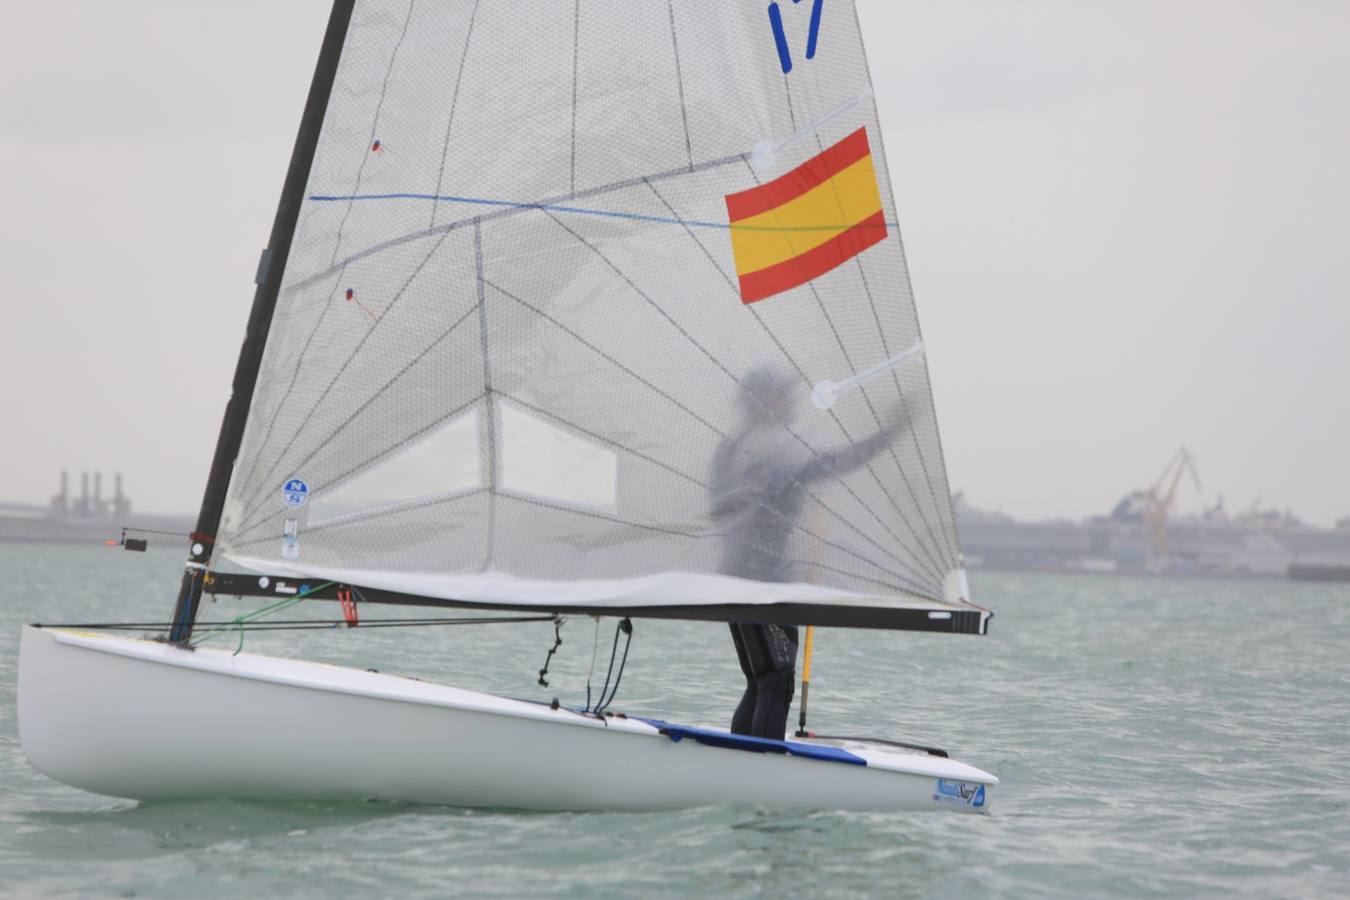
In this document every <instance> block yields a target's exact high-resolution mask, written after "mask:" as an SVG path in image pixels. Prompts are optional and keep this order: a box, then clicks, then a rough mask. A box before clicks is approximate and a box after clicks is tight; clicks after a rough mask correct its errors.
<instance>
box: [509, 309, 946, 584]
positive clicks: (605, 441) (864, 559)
mask: <svg viewBox="0 0 1350 900" xmlns="http://www.w3.org/2000/svg"><path fill="white" fill-rule="evenodd" d="M489 286H490V287H493V288H496V286H495V285H492V284H491V283H489ZM497 290H499V291H500V289H499V288H498V289H497ZM501 293H505V292H504V291H502V292H501ZM507 296H508V297H509V296H511V295H510V294H507ZM512 299H517V298H515V297H512ZM518 302H520V301H518ZM526 306H527V307H528V308H530V309H534V308H533V307H530V306H528V304H526ZM536 312H537V310H536ZM592 349H595V350H596V351H597V352H600V351H599V350H598V348H594V347H593V348H592ZM601 355H604V354H603V353H602V354H601ZM607 358H608V357H607ZM615 365H619V364H618V363H617V362H616V363H615ZM620 368H623V367H622V366H620ZM625 371H626V370H625ZM502 397H504V398H505V399H507V400H510V401H511V402H512V403H514V404H516V405H518V406H521V407H523V408H525V409H528V410H530V411H531V412H533V413H535V414H537V415H539V416H541V417H542V418H545V419H551V420H553V421H555V422H558V423H560V424H562V425H565V426H566V427H568V428H569V429H571V430H573V431H575V432H577V433H578V434H584V435H586V436H587V437H589V438H591V439H592V440H595V441H599V442H600V443H603V444H607V445H608V446H611V447H615V448H617V449H620V450H622V451H624V452H625V453H629V454H631V455H633V456H635V457H637V458H639V459H643V460H646V461H647V462H649V463H651V464H652V465H654V466H659V467H660V468H662V469H665V470H666V471H667V472H670V473H671V474H673V475H676V476H678V477H680V478H683V479H685V480H687V481H689V482H691V483H692V484H695V485H697V486H698V487H700V488H702V489H703V490H704V491H708V492H711V490H712V487H711V485H709V484H708V483H707V482H705V481H702V480H701V479H699V478H697V477H695V476H693V475H690V474H688V473H687V472H682V471H680V470H679V469H678V468H676V467H674V466H672V465H670V464H668V463H664V462H662V461H661V460H658V459H656V458H655V457H652V456H650V455H648V454H646V453H642V452H640V451H638V450H635V449H633V448H632V447H628V446H626V445H624V444H621V443H619V442H618V441H615V440H613V439H611V438H607V437H605V436H604V435H601V434H597V433H596V432H594V431H591V430H589V429H587V428H582V427H581V426H580V425H578V424H577V423H575V422H572V421H569V420H567V419H564V418H562V417H561V416H558V415H556V414H554V413H551V412H548V411H547V410H544V409H541V408H540V407H537V406H534V405H533V404H531V403H528V402H526V401H524V400H522V399H520V398H519V397H515V396H513V395H510V394H506V393H502ZM719 434H720V432H719ZM722 437H723V438H724V439H725V438H726V435H724V434H723V435H722ZM822 505H823V504H822ZM755 506H756V508H759V509H763V510H766V511H767V512H770V513H772V514H774V515H775V516H777V517H778V518H779V519H782V520H783V521H786V522H788V523H789V524H790V525H792V528H793V530H795V531H800V532H801V533H802V534H804V535H806V536H807V537H809V538H812V539H814V540H816V541H819V542H820V543H822V544H825V545H826V546H828V547H832V548H834V549H836V550H838V551H840V552H842V553H845V554H847V555H849V556H852V557H854V558H855V559H857V560H859V561H860V562H863V563H866V564H867V565H869V566H872V567H873V568H875V569H878V570H880V571H882V572H885V573H886V574H887V575H890V576H892V577H893V578H895V579H897V580H898V581H899V582H901V584H900V585H891V586H892V587H901V588H905V589H909V590H916V589H923V588H924V587H931V585H925V583H924V582H922V581H914V580H912V579H911V578H910V577H909V576H908V575H906V574H905V573H904V572H897V571H895V570H893V569H889V568H887V567H886V566H883V565H880V564H879V563H877V562H876V561H875V560H872V559H869V558H867V557H866V556H863V555H862V554H860V553H858V552H857V551H856V550H852V549H850V548H848V547H845V546H844V545H842V544H837V543H835V542H833V541H830V540H828V539H826V538H823V537H821V536H820V535H818V534H816V533H815V532H813V531H811V530H810V529H809V528H807V527H806V526H804V525H801V524H798V523H797V522H795V521H794V520H792V519H791V518H789V517H788V516H785V515H783V514H782V513H781V512H778V511H777V510H776V509H774V508H773V507H772V506H771V505H769V504H767V503H763V502H756V504H755ZM830 512H832V513H833V512H834V511H833V510H830ZM835 515H836V516H837V515H838V514H837V513H835ZM841 518H842V517H841ZM722 537H724V538H725V539H728V540H734V541H736V542H737V543H740V544H745V545H747V546H751V547H754V548H755V549H758V550H763V551H766V552H769V553H770V555H772V556H774V557H775V558H777V559H781V560H784V561H787V562H791V563H794V564H801V563H805V562H806V561H804V560H798V559H795V558H793V557H789V556H786V555H784V554H781V553H775V552H773V551H771V550H769V548H767V547H765V546H763V545H761V544H758V543H756V542H754V541H750V540H747V539H745V538H743V537H735V538H732V537H731V536H730V535H727V534H725V533H723V534H722ZM878 549H880V550H882V552H883V553H886V551H885V549H884V548H881V547H878ZM887 555H888V556H890V554H887ZM891 558H892V559H894V560H895V562H896V563H897V564H899V565H901V566H906V567H907V568H908V566H907V564H906V563H905V562H904V561H903V560H900V559H895V558H894V557H893V556H891ZM811 564H812V565H816V564H817V563H811ZM819 565H821V566H823V567H824V568H831V569H832V571H837V572H841V573H842V572H843V571H844V570H842V569H833V568H832V567H830V566H826V565H824V564H823V563H821V564H819ZM910 571H911V573H912V574H914V575H917V574H919V573H917V572H914V571H913V570H912V569H911V570H910ZM844 574H848V573H844ZM874 583H876V584H885V583H886V582H880V581H877V582H874Z"/></svg>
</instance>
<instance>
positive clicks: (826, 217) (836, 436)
mask: <svg viewBox="0 0 1350 900" xmlns="http://www.w3.org/2000/svg"><path fill="white" fill-rule="evenodd" d="M256 282H257V290H256V293H255V297H254V302H253V307H252V313H251V315H250V318H249V322H248V327H247V333H246V336H245V341H244V344H243V347H242V349H241V351H240V356H239V361H238V365H237V368H236V371H235V376H234V382H233V392H232V395H231V398H230V401H229V404H228V406H227V409H226V412H225V416H224V421H223V424H222V427H221V431H220V436H219V440H218V443H217V447H216V452H215V456H214V459H213V461H212V464H211V468H210V474H209V478H208V485H207V488H206V492H205V496H204V499H203V502H202V506H201V511H200V515H199V518H198V521H197V525H196V529H195V532H194V533H193V534H192V535H191V537H190V538H189V553H188V559H187V563H186V569H185V572H184V575H183V579H182V587H181V589H180V591H179V595H178V597H177V602H176V604H175V606H174V610H173V613H172V617H171V619H170V621H169V622H168V623H165V624H164V626H163V628H162V630H159V631H158V633H151V634H148V635H147V636H145V637H127V636H125V635H124V634H122V633H120V632H118V631H115V630H111V629H104V628H88V627H85V628H76V627H53V626H41V625H34V626H29V627H26V628H25V629H24V631H23V636H22V645H21V659H20V668H19V698H18V714H19V730H20V735H21V741H22V745H23V748H24V751H25V752H26V754H27V755H28V757H29V759H30V760H31V761H32V763H33V764H34V765H35V766H36V767H37V768H38V769H39V770H41V771H42V772H45V773H46V774H48V775H50V776H52V777H54V778H56V779H58V780H60V781H62V782H65V783H67V784H69V785H73V786H75V787H78V788H83V789H85V790H89V791H94V792H98V793H101V794H108V795H114V796H118V797H127V798H135V799H157V798H191V797H209V796H230V797H240V798H317V797H325V798H329V797H357V798H380V799H387V800H393V801H416V802H430V803H441V804H453V805H462V806H485V807H506V808H520V809H534V810H595V809H633V810H650V809H668V808H676V807H688V806H697V805H703V804H719V803H738V802H739V803H750V804H758V805H760V806H764V807H768V808H773V809H805V808H833V809H900V810H908V809H914V810H922V809H950V810H959V811H964V812H986V811H988V809H989V805H990V792H991V791H992V788H993V787H994V786H995V785H996V784H997V783H998V779H997V778H996V777H995V776H993V775H991V774H989V773H988V772H985V771H982V770H980V769H978V768H976V767H974V766H971V765H967V764H964V763H961V762H958V761H956V760H953V759H951V758H949V757H948V755H947V754H946V753H945V752H943V751H938V750H932V749H927V748H923V747H916V746H912V745H908V744H903V743H898V742H892V741H886V740H878V739H864V738H853V737H840V738H829V737H821V736H816V735H813V734H811V733H810V732H808V731H807V730H806V729H805V727H804V718H805V717H804V714H803V715H802V717H801V719H802V722H801V724H802V727H801V729H800V731H799V733H798V734H797V735H794V736H788V735H786V734H785V735H784V737H783V739H781V740H779V739H776V738H774V737H769V738H755V737H747V736H743V735H739V734H731V733H729V732H728V731H727V730H725V729H719V728H711V727H702V726H697V725H681V724H677V723H672V722H668V721H664V720H660V719H650V718H639V717H636V716H626V715H623V714H615V713H614V712H612V711H611V710H610V709H608V708H607V707H608V706H609V704H610V703H611V702H612V693H611V695H610V697H609V698H607V699H605V700H603V701H602V702H600V703H596V704H592V703H590V702H589V699H588V702H587V704H586V706H585V707H579V706H568V705H565V704H562V703H559V702H557V701H554V702H553V703H539V702H532V701H528V700H517V699H509V698H502V697H496V696H491V695H487V694H484V693H479V692H475V691H471V690H465V689H460V688H456V687H451V686H447V685H440V684H435V683H431V682H428V681H423V680H418V679H416V678H412V677H401V676H397V675H392V674H388V673H380V672H375V671H367V670H360V669H355V668H343V667H337V666H331V665H321V664H317V663H313V662H307V661H303V660H295V659H285V658H278V657H269V656H262V655H257V654H253V653H248V652H240V650H239V648H234V649H232V648H231V647H230V646H228V645H227V646H221V647H211V646H207V645H206V644H205V643H204V642H203V638H206V637H212V636H216V637H218V636H219V633H220V632H221V631H222V630H224V631H225V633H226V634H228V635H231V636H232V635H233V634H234V631H235V630H237V631H238V632H239V637H240V641H241V646H242V639H243V634H244V633H245V631H246V627H253V626H255V625H258V624H259V623H266V622H267V621H269V620H268V619H267V618H266V616H267V614H274V613H276V612H277V611H278V610H280V609H282V608H285V607H289V606H293V605H294V604H296V603H303V604H305V605H306V606H307V607H308V606H310V605H314V604H318V603H320V602H321V601H334V602H336V603H338V604H340V608H341V610H342V613H343V617H344V619H343V621H345V624H346V625H349V626H355V627H358V628H359V627H364V626H365V625H366V624H375V621H373V620H371V619H370V611H371V610H372V609H388V608H389V607H390V606H396V605H405V606H418V607H422V608H424V609H426V610H432V611H436V614H437V615H445V614H446V613H447V611H463V610H475V611H485V610H491V611H498V612H499V613H500V614H501V615H506V614H507V613H510V614H512V615H519V616H521V617H532V618H535V619H538V618H541V617H543V618H546V619H547V618H551V619H553V621H555V622H557V623H559V624H560V623H561V622H562V621H564V620H565V619H566V618H567V617H613V618H615V619H617V620H618V621H619V622H620V625H621V626H622V627H626V625H627V623H628V622H630V621H631V620H632V619H635V618H644V617H647V618H668V619H690V620H704V621H717V622H741V623H760V624H766V625H780V626H786V625H794V626H809V627H811V628H814V627H845V628H881V629H903V630H915V631H926V632H933V633H946V634H968V635H979V634H984V633H985V632H986V630H987V627H988V622H989V619H990V615H991V614H990V613H989V611H988V610H986V609H984V608H982V607H980V606H977V605H975V604H974V603H972V602H971V600H970V597H969V589H968V587H967V582H966V578H965V572H964V568H963V564H962V559H961V555H960V550H959V544H958V541H957V535H956V529H955V524H954V519H953V511H952V503H951V494H950V490H949V488H948V484H947V477H946V471H945V464H944V462H943V454H942V447H941V443H940V440H939V436H938V428H937V422H936V418H935V414H934V410H933V402H932V393H931V389H930V386H929V377H928V367H927V363H926V360H925V358H924V355H923V349H922V342H921V336H920V333H919V326H918V321H917V318H916V314H915V308H914V301H913V297H912V295H911V290H910V284H909V277H908V273H907V269H906V263H905V257H904V249H903V246H902V244H901V241H900V236H899V232H898V226H897V224H896V212H895V202H894V198H893V196H892V193H891V188H890V179H889V175H888V172H887V168H886V158H885V153H884V149H883V147H882V143H881V131H880V127H879V123H878V119H877V112H876V103H875V100H874V97H873V93H872V84H871V79H870V75H869V73H868V69H867V63H866V58H865V54H864V49H863V43H862V32H861V28H860V26H859V23H858V19H857V14H856V11H855V10H854V9H853V8H852V4H851V3H846V2H842V0H832V2H831V3H829V4H823V3H822V2H821V0H813V2H807V3H796V2H794V3H788V2H786V0H781V2H771V3H768V4H767V7H766V5H765V3H764V2H762V0H753V2H741V0H736V2H729V0H692V2H691V0H678V2H676V0H570V2H569V0H550V2H547V3H543V2H524V0H521V2H492V3H483V2H478V0H337V2H335V3H334V6H333V10H332V13H331V16H330V19H329V23H328V27H327V31H326V34H325V37H324V40H323V44H322V47H321V50H320V54H319V59H318V63H317V66H316V69H315V74H314V78H313V82H312V85H311V88H310V92H309V96H308V100H307V104H306V107H305V110H304V114H303V116H302V119H301V123H300V128H299V133H298V136H297V140H296V145H295V149H294V153H293V157H292V160H291V163H290V168H289V170H288V172H287V175H286V180H285V184H284V186H283V191H282V196H281V200H280V203H279V207H278V210H277V214H276V219H275V223H274V226H273V230H272V233H271V237H270V240H269V243H268V246H267V248H266V250H265V251H264V252H263V254H262V258H261V261H260V264H259V268H258V273H257V278H256ZM765 385H772V386H773V389H772V390H771V391H766V390H765V389H764V386H765ZM864 448H865V449H864ZM845 459H847V462H846V463H845V462H841V460H845ZM766 485H767V487H766ZM206 597H241V598H242V597H248V598H255V600H256V599H258V598H261V599H262V600H263V601H265V602H264V604H263V605H262V606H261V607H259V608H254V609H252V610H251V611H250V612H248V613H246V614H244V615H241V616H239V617H237V618H235V619H233V620H230V622H229V623H227V624H226V625H211V624H209V623H203V622H199V621H198V612H199V609H200V607H201V604H202V602H203V600H204V598H206ZM324 608H325V609H334V610H336V609H337V608H338V607H337V606H332V605H329V606H325V607H324ZM363 617H364V619H363ZM430 621H432V620H430V619H428V622H430ZM282 624H284V623H282ZM278 627H282V626H281V625H278ZM151 631H152V632H154V631H155V630H154V629H151ZM809 634H810V632H809V631H808V638H807V641H806V644H807V647H808V650H809V646H810V638H809ZM617 638H618V632H616V644H615V646H616V648H617ZM727 650H728V654H730V651H731V647H730V642H728V648H727ZM625 654H626V650H625ZM611 663H613V660H611ZM808 666H809V662H808ZM621 667H622V663H620V669H621ZM615 688H616V689H617V681H616V684H615ZM602 693H603V691H602ZM804 699H805V698H803V702H804ZM264 748H265V749H264ZM260 754H261V755H263V756H265V758H266V764H265V765H259V764H258V762H259V756H260Z"/></svg>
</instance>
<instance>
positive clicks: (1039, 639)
mask: <svg viewBox="0 0 1350 900" xmlns="http://www.w3.org/2000/svg"><path fill="white" fill-rule="evenodd" d="M181 559H182V556H181V554H180V553H178V552H176V551H174V552H170V551H169V550H161V551H158V552H156V551H154V550H152V551H151V552H150V553H148V554H145V555H139V554H132V553H124V552H120V551H115V550H107V549H104V548H70V547H45V546H22V545H0V784H3V793H0V894H4V895H6V896H76V897H87V896H114V897H119V896H120V897H132V896H136V897H186V896H203V897H216V896H221V897H245V896H247V897H254V896H270V895H291V896H315V897H329V896H361V897H408V896H433V895H445V894H458V895H462V896H508V897H534V896H540V895H549V896H576V897H594V896H684V895H705V894H713V895H720V896H780V895H789V896H791V895H801V896H826V895H828V896H887V897H910V896H913V897H964V896H977V895H978V896H984V895H992V896H999V897H1037V898H1039V897H1094V896H1095V897H1113V896H1128V897H1135V896H1187V897H1194V896H1220V895H1222V896H1229V895H1234V894H1238V895H1247V896H1256V897H1277V896H1278V897H1317V896H1326V897H1332V896H1346V895H1350V588H1347V587H1338V586H1334V585H1328V586H1313V585H1293V584H1282V583H1230V582H1217V581H1171V580H1162V579H1124V578H1105V577H1101V578H1098V577H1081V578H1080V577H1067V576H1039V575H1009V574H981V575H978V576H977V577H975V578H974V579H973V581H974V589H975V591H976V592H977V594H978V596H979V597H980V598H981V599H982V600H984V601H986V602H987V603H988V604H989V605H991V606H993V607H994V608H995V609H996V611H997V614H998V615H997V618H996V619H995V621H994V623H993V629H992V631H993V633H992V634H991V635H990V636H989V637H987V638H983V639H981V638H970V637H953V636H937V635H910V634H885V633H868V632H845V631H825V632H822V633H820V634H819V635H818V636H817V641H816V662H815V670H814V673H813V684H812V688H813V693H812V699H813V715H812V725H813V727H816V728H818V729H820V730H822V731H825V730H829V731H834V732H841V733H858V732H863V733H871V734H877V735H886V736H891V737H900V738H905V737H908V738H912V739H919V740H923V741H926V742H932V743H935V744H937V745H939V746H944V747H947V748H949V749H950V750H952V751H953V755H954V756H956V757H957V758H959V759H963V760H966V761H968V762H971V763H973V764H975V765H978V766H981V767H983V768H986V769H988V770H990V771H993V772H995V773H996V774H998V775H999V776H1000V777H1001V778H1002V782H1003V783H1002V785H1001V786H1000V787H999V788H998V790H997V791H996V793H995V794H993V809H994V812H993V815H992V816H988V817H967V816H955V815H949V814H943V813H929V814H907V815H901V814H887V815H876V814H870V815H859V814H844V813H837V812H828V811H823V812H817V813H813V814H809V815H791V816H785V815H773V814H768V813H765V812H763V811H759V810H755V809H752V808H746V807H724V808H712V809H697V810H688V811H684V812H679V813H675V814H669V813H660V814H578V815H529V814H520V813H503V812H498V811H470V810H458V809H445V808H436V807H414V806H398V805H388V804H375V803H353V804H320V803H312V804H303V803H288V804H280V803H277V804H268V803H240V802H228V801H211V802H197V803H176V804H145V805H137V804H135V803H131V802H126V801H120V800H114V799H109V798H102V797H98V796H95V795H92V794H86V793H82V792H80V791H76V790H73V789H70V788H67V787H64V786H63V785H60V784H57V783H55V782H53V781H51V780H50V779H47V778H45V777H43V776H41V775H39V774H38V773H36V772H35V771H34V770H33V769H32V768H31V767H30V766H29V765H28V763H27V761H26V760H25V758H24V756H23V753H22V751H21V750H20V749H19V743H18V737H17V734H16V731H15V723H14V691H15V668H16V665H17V657H18V627H19V625H20V624H21V623H24V622H28V621H35V620H36V621H46V622H56V621H87V620H90V619H102V620H112V619H123V620H128V619H132V620H138V621H147V620H158V619H162V618H163V617H165V616H166V615H167V613H168V610H169V607H170V605H171V602H172V597H173V593H174V590H175V587H176V585H177V580H178V575H179V571H180V569H179V565H180V562H181ZM238 609H239V607H238V605H227V604H226V603H225V602H224V601H222V603H221V604H220V605H219V606H218V607H217V608H216V609H208V610H207V615H208V616H211V617H220V615H221V614H224V613H226V612H228V611H230V610H238ZM327 609H328V608H325V614H331V613H330V612H327ZM230 614H235V613H233V612H231V613H230ZM563 636H564V640H565V643H564V645H563V647H562V649H561V651H560V653H559V656H558V657H557V658H556V660H555V662H554V665H553V672H554V673H555V675H556V677H555V679H554V681H553V687H551V688H549V689H547V690H546V689H544V688H540V687H538V686H537V685H535V683H534V673H535V672H536V670H537V669H538V668H539V665H540V663H541V662H542V660H543V656H544V652H545V651H546V650H547V648H548V646H549V645H550V644H551V643H552V640H551V639H552V631H551V628H550V627H549V626H548V625H546V624H531V625H515V626H483V627H475V628H451V629H438V630H431V629H427V630H409V629H389V630H383V631H369V632H363V631H362V630H360V629H357V630H356V631H353V632H340V633H327V632H323V633H318V634H314V633H310V634H299V635H293V634H292V635H266V636H263V635H254V636H250V637H249V639H248V648H249V649H251V650H255V651H260V652H280V653H284V654H286V655H296V656H304V657H308V658H315V659H324V660H329V661H335V662H342V663H348V664H357V665H360V666H362V667H365V666H374V667H377V668H380V669H384V670H391V671H404V672H413V673H417V674H419V675H422V676H424V677H428V678H431V679H436V680H445V681H449V682H450V683H453V684H458V685H462V686H466V687H474V688H479V689H483V690H488V691H492V692H496V693H504V694H507V695H511V696H524V697H536V698H541V699H547V698H549V697H551V696H554V695H557V696H560V697H561V698H562V699H563V701H564V702H568V703H570V702H576V701H578V700H580V699H582V698H583V697H584V693H585V678H586V672H587V669H588V667H589V665H590V661H591V649H592V645H593V639H594V631H593V629H592V626H591V624H590V623H589V622H588V621H580V620H574V621H572V622H570V623H569V624H568V625H567V626H566V627H565V628H564V631H563ZM609 640H610V632H609V631H608V629H607V630H606V631H605V632H603V633H602V634H601V636H600V643H601V644H602V651H601V661H600V662H601V666H602V667H603V664H604V661H605V659H607V644H608V641H609ZM633 646H634V650H633V654H632V657H631V659H630V662H629V666H628V671H627V673H626V674H625V676H624V681H623V690H622V691H621V694H620V698H619V701H618V703H617V704H616V708H621V709H625V710H628V711H631V712H639V713H647V714H652V715H662V716H668V717H671V718H679V719H683V720H686V721H693V722H705V723H721V722H722V720H724V719H726V718H727V717H728V716H729V714H730V710H731V709H732V707H733V706H734V703H735V699H736V695H737V694H738V692H739V686H740V675H739V671H738V670H737V668H736V664H735V659H734V654H733V651H732V648H731V642H730V638H729V637H728V635H727V633H726V629H725V627H723V626H718V625H709V624H688V623H654V622H638V623H637V624H636V636H635V641H634V645H633ZM434 750H435V748H428V752H434ZM259 751H260V752H259V756H258V765H267V764H268V759H267V755H266V748H259ZM332 752H333V753H334V754H341V753H342V752H343V748H341V747H334V748H332ZM539 764H540V765H541V766H547V765H548V764H549V761H548V756H547V748H545V747H541V748H540V757H539ZM558 777H560V778H566V777H568V773H567V772H565V771H560V772H559V773H558Z"/></svg>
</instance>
